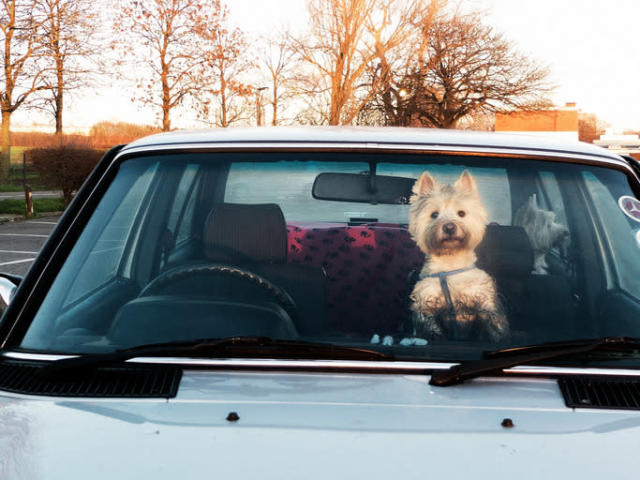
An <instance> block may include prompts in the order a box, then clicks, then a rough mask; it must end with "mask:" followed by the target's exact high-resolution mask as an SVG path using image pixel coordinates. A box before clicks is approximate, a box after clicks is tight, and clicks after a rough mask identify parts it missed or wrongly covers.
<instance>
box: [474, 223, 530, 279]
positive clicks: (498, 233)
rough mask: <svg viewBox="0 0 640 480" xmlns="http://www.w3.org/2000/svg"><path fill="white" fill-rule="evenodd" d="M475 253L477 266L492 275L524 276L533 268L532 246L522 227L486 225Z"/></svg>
mask: <svg viewBox="0 0 640 480" xmlns="http://www.w3.org/2000/svg"><path fill="white" fill-rule="evenodd" d="M476 254H477V255H478V261H477V265H478V267H479V268H481V269H482V270H485V271H486V272H487V273H489V274H491V275H494V276H507V277H525V276H527V275H529V274H530V273H531V271H532V270H533V248H532V247H531V242H529V237H528V236H527V233H526V232H525V231H524V228H522V227H513V226H504V225H487V230H486V232H485V234H484V238H483V239H482V242H481V243H480V245H478V247H477V248H476Z"/></svg>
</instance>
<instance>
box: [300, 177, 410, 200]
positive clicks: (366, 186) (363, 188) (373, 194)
mask: <svg viewBox="0 0 640 480" xmlns="http://www.w3.org/2000/svg"><path fill="white" fill-rule="evenodd" d="M415 182H416V179H415V178H406V177H392V176H388V175H375V174H374V175H373V176H372V175H370V174H369V173H321V174H319V175H318V176H317V177H316V179H315V181H314V182H313V188H312V195H313V198H317V199H319V200H336V201H339V202H362V203H372V204H376V203H385V204H398V205H405V204H408V203H409V198H410V197H411V187H413V184H414V183H415Z"/></svg>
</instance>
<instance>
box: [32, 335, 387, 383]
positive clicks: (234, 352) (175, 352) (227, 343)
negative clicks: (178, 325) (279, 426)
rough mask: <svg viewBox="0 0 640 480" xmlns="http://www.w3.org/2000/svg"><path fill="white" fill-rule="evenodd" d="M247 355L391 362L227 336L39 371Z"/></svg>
mask: <svg viewBox="0 0 640 480" xmlns="http://www.w3.org/2000/svg"><path fill="white" fill-rule="evenodd" d="M223 354H224V356H225V357H229V356H231V357H233V356H235V357H237V356H238V354H241V355H242V356H246V355H248V354H250V355H252V356H258V357H265V356H269V355H272V356H273V357H275V358H296V359H300V358H306V359H318V358H321V359H334V358H335V359H339V360H371V361H375V360H393V359H394V357H393V355H389V354H386V353H381V352H377V351H375V350H368V349H364V348H356V347H348V346H342V345H333V344H331V343H316V342H306V341H301V340H277V339H271V338H269V337H251V336H242V337H228V338H221V339H213V340H211V339H200V340H189V341H182V342H167V343H154V344H148V345H139V346H136V347H132V348H127V349H123V350H116V351H115V352H111V353H98V354H82V355H80V356H77V357H72V358H63V359H61V360H55V361H53V362H51V363H49V364H48V365H47V366H46V367H44V368H42V369H41V370H40V371H39V373H40V374H41V375H51V374H56V373H60V372H64V371H69V370H76V369H80V370H81V369H92V368H97V367H100V366H104V365H109V364H112V363H120V362H124V361H126V360H129V359H131V358H135V357H146V356H206V357H215V356H222V355H223Z"/></svg>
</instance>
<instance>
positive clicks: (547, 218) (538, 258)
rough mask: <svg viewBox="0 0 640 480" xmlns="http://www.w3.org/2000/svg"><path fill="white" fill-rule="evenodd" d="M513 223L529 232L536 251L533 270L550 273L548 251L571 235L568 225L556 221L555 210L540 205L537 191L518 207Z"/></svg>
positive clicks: (538, 272)
mask: <svg viewBox="0 0 640 480" xmlns="http://www.w3.org/2000/svg"><path fill="white" fill-rule="evenodd" d="M513 224H514V225H517V226H520V227H522V228H524V231H525V232H527V236H528V237H529V241H530V242H531V247H532V248H533V253H534V258H533V272H534V273H537V274H546V273H548V268H549V266H548V265H547V260H546V255H547V252H548V251H549V250H551V249H552V248H553V247H556V246H558V245H560V244H561V243H562V241H563V240H564V239H565V238H566V237H567V236H568V235H569V230H568V229H567V227H565V226H564V225H562V224H561V223H558V222H556V214H555V213H554V212H552V211H550V210H544V209H542V208H540V207H538V200H537V198H536V194H535V193H534V194H533V195H531V196H530V197H529V199H528V200H527V201H526V202H525V203H524V204H523V205H522V206H521V207H520V208H519V209H518V211H517V212H516V214H515V216H514V218H513Z"/></svg>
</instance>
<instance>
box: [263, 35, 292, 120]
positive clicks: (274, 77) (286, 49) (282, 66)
mask: <svg viewBox="0 0 640 480" xmlns="http://www.w3.org/2000/svg"><path fill="white" fill-rule="evenodd" d="M262 43H263V45H264V47H263V48H262V51H261V52H260V55H259V62H260V67H261V69H262V70H263V71H264V72H265V73H266V77H267V80H268V83H269V85H270V89H269V90H270V94H271V101H270V102H269V103H270V104H271V112H272V114H271V125H273V126H276V125H278V123H279V122H280V120H281V119H280V117H279V113H280V107H281V105H282V102H283V101H286V100H287V99H288V98H290V97H291V96H292V95H294V91H293V88H292V87H293V85H292V83H293V82H292V81H293V79H294V69H295V67H296V65H297V62H296V58H295V52H294V50H293V49H292V48H291V45H290V44H289V42H288V39H287V34H284V35H281V36H280V38H279V39H277V40H275V39H269V38H267V39H264V40H263V41H262Z"/></svg>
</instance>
